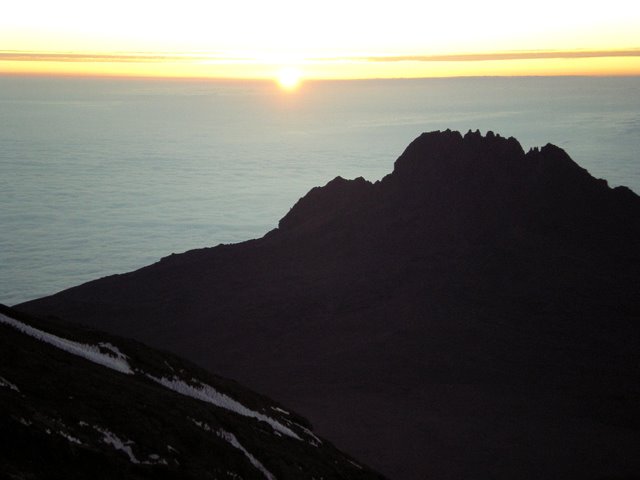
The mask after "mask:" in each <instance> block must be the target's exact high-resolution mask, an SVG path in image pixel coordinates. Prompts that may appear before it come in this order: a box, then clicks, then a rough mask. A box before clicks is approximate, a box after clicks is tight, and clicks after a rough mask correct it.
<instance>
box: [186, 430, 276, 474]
mask: <svg viewBox="0 0 640 480" xmlns="http://www.w3.org/2000/svg"><path fill="white" fill-rule="evenodd" d="M191 421H192V422H193V423H195V424H196V425H197V426H199V427H200V428H202V429H203V430H204V431H205V432H212V431H213V430H211V427H210V426H209V425H207V424H206V423H204V422H199V421H198V420H196V419H195V418H191ZM215 434H216V435H217V436H218V437H220V438H222V439H223V440H225V441H226V442H227V443H229V444H231V445H232V446H233V447H234V448H237V449H238V450H240V451H241V452H242V453H244V455H245V456H246V457H247V458H248V459H249V462H251V465H253V466H254V467H256V469H258V470H260V472H262V474H263V475H264V476H265V477H266V478H267V479H268V480H276V477H274V476H273V474H272V473H271V472H270V471H269V470H267V469H266V468H265V467H264V465H262V463H260V461H259V460H258V459H257V458H256V457H254V456H253V455H251V453H249V451H248V450H247V449H246V448H244V447H243V446H242V444H241V443H240V442H239V441H238V439H237V438H236V436H235V435H234V434H233V433H231V432H227V431H226V430H224V429H222V428H219V429H218V430H216V431H215Z"/></svg>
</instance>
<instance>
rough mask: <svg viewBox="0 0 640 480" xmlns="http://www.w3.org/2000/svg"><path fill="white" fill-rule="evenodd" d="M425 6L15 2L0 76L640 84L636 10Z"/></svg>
mask: <svg viewBox="0 0 640 480" xmlns="http://www.w3.org/2000/svg"><path fill="white" fill-rule="evenodd" d="M429 3H430V2H421V3H417V2H415V1H409V0H396V1H394V2H384V6H381V5H383V4H382V3H381V2H380V3H379V4H375V3H372V2H364V1H359V0H354V1H345V0H341V1H337V0H327V1H325V2H322V3H316V4H309V3H307V2H299V1H292V0H279V1H271V2H256V1H246V0H235V1H234V2H225V4H224V5H222V4H218V2H211V1H203V0H182V1H181V2H170V1H166V2H157V1H156V2H152V1H149V0H137V1H135V2H130V1H128V0H127V1H124V0H113V1H111V2H109V3H108V4H107V3H100V4H98V3H96V2H91V1H84V2H81V1H78V0H59V1H57V2H50V1H42V0H38V1H32V0H21V1H20V2H9V4H8V5H6V6H4V7H3V13H2V16H1V17H0V73H5V74H7V73H37V74H51V73H54V74H74V75H78V74H84V75H87V74H88V75H131V76H162V77H210V78H277V77H278V76H279V75H281V74H280V73H279V72H281V71H282V69H284V68H288V70H287V72H289V73H288V75H289V76H291V72H298V74H299V75H300V76H302V77H304V78H320V79H321V78H395V77H435V76H461V75H640V28H639V26H640V2H629V1H628V0H608V1H607V2H606V3H598V4H596V3H594V2H591V3H588V2H582V3H577V2H572V1H565V2H559V1H557V0H553V1H551V0H538V1H537V2H534V3H532V4H531V5H530V6H526V5H524V4H518V3H517V2H513V1H509V2H507V1H506V0H485V1H483V2H478V1H470V0H459V1H458V2H447V3H446V5H444V4H443V5H440V6H437V5H430V4H429ZM605 7H606V9H605Z"/></svg>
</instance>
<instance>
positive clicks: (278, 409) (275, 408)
mask: <svg viewBox="0 0 640 480" xmlns="http://www.w3.org/2000/svg"><path fill="white" fill-rule="evenodd" d="M271 409H272V410H275V411H276V412H280V413H284V414H285V415H291V414H290V413H289V412H287V411H286V410H283V409H281V408H279V407H271Z"/></svg>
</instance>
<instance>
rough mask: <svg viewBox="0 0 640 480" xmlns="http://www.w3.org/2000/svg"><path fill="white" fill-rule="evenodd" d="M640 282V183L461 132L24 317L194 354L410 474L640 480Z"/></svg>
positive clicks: (426, 140) (561, 156)
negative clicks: (268, 218) (256, 235)
mask: <svg viewBox="0 0 640 480" xmlns="http://www.w3.org/2000/svg"><path fill="white" fill-rule="evenodd" d="M639 279H640V199H639V198H638V197H637V196H636V195H635V194H634V193H633V192H631V191H630V190H628V189H626V188H624V187H618V188H615V189H611V188H609V187H608V186H607V184H606V182H604V181H603V180H596V179H594V178H593V177H591V176H590V175H589V174H588V172H586V171H585V170H583V169H581V168H580V167H579V166H578V165H576V164H575V163H574V162H573V161H572V160H571V159H570V158H569V157H568V155H567V154H566V153H565V152H564V151H562V150H561V149H559V148H557V147H555V146H552V145H547V146H545V147H543V148H541V149H534V150H531V151H529V152H527V153H525V152H524V151H523V150H522V148H521V146H520V145H519V144H518V142H517V141H516V140H514V139H505V138H502V137H500V136H497V135H494V134H492V133H488V134H487V135H486V136H482V135H481V134H480V133H479V132H475V133H473V132H469V133H468V134H466V135H464V136H462V135H461V134H459V133H457V132H451V131H445V132H431V133H426V134H423V135H421V136H420V137H419V138H417V139H416V140H415V141H414V142H412V143H411V145H409V146H408V148H407V149H406V150H405V152H404V153H403V154H402V155H401V156H400V157H399V158H398V159H397V161H396V163H395V166H394V171H393V172H392V173H391V174H390V175H388V176H387V177H385V178H384V179H383V180H381V181H380V182H376V183H370V182H367V181H365V180H363V179H356V180H351V181H348V180H344V179H341V178H336V179H335V180H333V181H331V182H329V183H328V184H327V185H326V186H324V187H322V188H315V189H313V190H311V191H310V192H309V193H308V194H307V195H306V196H305V197H304V198H302V199H301V200H300V201H299V202H298V203H297V204H296V205H295V206H294V207H293V208H292V209H291V211H290V212H289V213H288V214H287V215H285V217H284V218H283V219H282V220H281V222H280V224H279V227H278V228H277V229H276V230H274V231H272V232H269V233H268V234H267V235H265V237H263V238H261V239H258V240H252V241H248V242H244V243H241V244H237V245H221V246H218V247H215V248H207V249H201V250H194V251H190V252H186V253H184V254H181V255H172V256H170V257H167V258H164V259H162V260H161V261H160V262H158V263H156V264H154V265H151V266H149V267H145V268H143V269H140V270H138V271H135V272H131V273H128V274H124V275H117V276H112V277H107V278H104V279H100V280H97V281H94V282H89V283H88V284H85V285H81V286H79V287H75V288H72V289H69V290H66V291H64V292H61V293H59V294H57V295H53V296H51V297H46V298H43V299H40V300H36V301H34V302H28V303H26V304H23V305H21V306H20V307H19V308H20V309H24V310H25V311H29V312H36V313H38V312H39V313H47V312H52V313H55V314H57V315H60V316H63V317H65V318H70V319H73V320H74V321H78V322H82V323H87V324H89V325H94V326H99V327H100V328H103V329H106V330H109V331H112V332H117V333H119V334H124V335H129V336H133V337H135V338H139V339H143V340H144V341H146V342H150V343H152V344H154V345H158V346H161V347H163V348H167V349H170V350H173V351H175V352H179V353H182V354H184V355H185V356H187V357H188V358H191V359H193V360H195V361H197V362H198V363H200V364H201V365H203V366H205V367H207V368H211V369H213V370H214V371H219V372H223V373H224V374H225V375H227V376H232V377H234V378H237V379H238V380H239V381H242V382H243V383H245V384H247V385H249V386H251V387H252V388H256V389H258V390H260V391H264V392H265V393H267V394H269V395H272V396H274V397H276V398H280V399H282V400H283V401H284V402H285V403H287V404H289V405H292V406H293V407H294V408H296V409H297V410H299V411H303V412H305V413H306V414H308V415H309V416H310V418H311V419H312V421H313V423H314V425H316V426H317V428H319V431H321V432H323V433H324V434H325V435H327V436H328V437H329V438H331V439H332V440H333V441H335V442H336V443H337V444H338V445H339V446H341V447H344V448H346V449H347V450H348V451H349V452H351V453H353V454H357V456H359V457H360V458H363V459H365V460H367V461H368V462H369V463H370V464H371V465H373V466H375V467H376V468H378V469H380V470H381V471H383V472H384V473H386V474H388V475H389V476H391V477H393V478H407V479H411V478H415V479H418V478H425V477H429V478H462V477H465V476H467V477H473V478H477V477H478V476H481V477H484V476H489V477H491V478H514V476H515V477H517V478H543V477H544V478H549V477H559V476H567V477H573V478H575V477H577V476H582V477H584V478H599V477H606V476H615V475H630V474H633V473H638V472H640V460H637V455H636V454H635V453H634V452H637V451H638V450H639V448H640V411H639V408H638V406H637V405H638V402H637V399H638V398H639V397H638V395H639V390H638V387H637V385H639V384H640V383H639V380H640V374H639V373H640V372H639V365H640V363H639V362H638V360H639V356H638V352H639V351H640V348H639V347H640V327H639V326H638V318H640V296H639V295H638V292H639V291H640V280H639ZM485 474H486V475H485Z"/></svg>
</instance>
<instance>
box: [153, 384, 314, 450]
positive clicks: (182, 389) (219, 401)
mask: <svg viewBox="0 0 640 480" xmlns="http://www.w3.org/2000/svg"><path fill="white" fill-rule="evenodd" d="M147 377H149V378H150V379H151V380H153V381H154V382H157V383H159V384H161V385H163V386H165V387H166V388H168V389H170V390H173V391H174V392H178V393H180V394H182V395H186V396H188V397H192V398H195V399H197V400H202V401H203V402H208V403H211V404H213V405H215V406H216V407H220V408H224V409H226V410H230V411H232V412H234V413H237V414H238V415H242V416H244V417H251V418H255V419H256V420H261V421H263V422H266V423H268V424H269V425H271V427H272V428H273V429H274V430H275V431H277V432H280V433H283V434H285V435H287V436H289V437H291V438H295V439H296V440H302V439H301V438H300V437H299V436H298V435H297V434H296V433H295V432H294V431H293V430H291V429H290V428H287V427H285V426H284V425H282V424H281V423H280V422H278V421H277V420H275V419H273V418H271V417H268V416H266V415H264V414H262V413H258V412H256V411H254V410H251V409H250V408H247V407H245V406H244V405H242V404H241V403H240V402H237V401H236V400H234V399H233V398H231V397H229V396H227V395H225V394H224V393H220V392H218V391H217V390H216V389H215V388H213V387H212V386H210V385H207V384H204V383H202V382H198V383H199V384H200V386H199V387H194V386H191V385H189V384H188V383H185V382H184V381H182V380H180V379H179V378H177V377H173V378H165V377H162V378H157V377H153V376H151V375H149V374H147Z"/></svg>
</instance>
